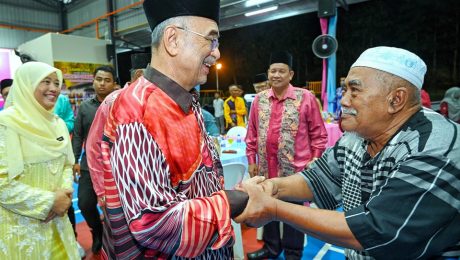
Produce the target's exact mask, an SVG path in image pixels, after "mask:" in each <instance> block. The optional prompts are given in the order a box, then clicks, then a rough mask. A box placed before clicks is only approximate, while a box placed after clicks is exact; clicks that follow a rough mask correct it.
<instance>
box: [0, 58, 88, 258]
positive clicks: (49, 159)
mask: <svg viewBox="0 0 460 260" xmlns="http://www.w3.org/2000/svg"><path fill="white" fill-rule="evenodd" d="M61 85H62V72H61V71H60V70H58V69H56V68H54V67H51V66H49V65H47V64H45V63H41V62H28V63H26V64H23V65H22V66H21V67H19V68H18V69H17V71H16V73H15V75H14V80H13V86H12V87H11V90H10V94H9V97H8V100H7V103H6V104H5V109H4V110H3V111H1V112H0V234H1V235H0V259H80V257H79V255H78V251H77V244H76V241H75V236H74V234H73V229H72V226H71V224H70V221H69V218H68V217H67V214H66V212H67V209H68V208H69V206H70V204H71V202H72V165H73V164H74V157H73V154H72V147H71V143H70V138H69V134H68V132H67V128H66V125H65V123H64V121H62V119H60V118H59V117H57V116H56V115H54V114H53V109H54V104H55V103H56V100H57V97H58V96H59V93H60V90H61Z"/></svg>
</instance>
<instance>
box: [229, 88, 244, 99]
mask: <svg viewBox="0 0 460 260" xmlns="http://www.w3.org/2000/svg"><path fill="white" fill-rule="evenodd" d="M240 91H241V90H240V89H239V88H238V87H237V86H231V87H230V88H229V89H228V92H230V96H232V97H234V98H236V97H238V96H240Z"/></svg>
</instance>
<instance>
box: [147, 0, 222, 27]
mask: <svg viewBox="0 0 460 260" xmlns="http://www.w3.org/2000/svg"><path fill="white" fill-rule="evenodd" d="M219 9H220V1H219V0H145V1H144V12H145V16H146V17H147V21H148V22H149V25H150V29H152V31H153V29H155V27H156V26H157V25H158V24H159V23H161V22H163V21H165V20H167V19H169V18H173V17H176V16H200V17H205V18H209V19H211V20H214V21H216V23H217V24H219Z"/></svg>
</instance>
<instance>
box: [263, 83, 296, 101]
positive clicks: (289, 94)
mask: <svg viewBox="0 0 460 260" xmlns="http://www.w3.org/2000/svg"><path fill="white" fill-rule="evenodd" d="M268 97H269V98H275V99H276V95H275V93H274V92H273V89H271V88H270V89H269V90H268ZM286 98H290V99H294V100H295V99H296V98H297V96H296V95H295V93H294V86H292V85H291V84H289V86H288V89H287V91H286V94H284V97H283V98H281V99H280V100H281V101H282V100H285V99H286Z"/></svg>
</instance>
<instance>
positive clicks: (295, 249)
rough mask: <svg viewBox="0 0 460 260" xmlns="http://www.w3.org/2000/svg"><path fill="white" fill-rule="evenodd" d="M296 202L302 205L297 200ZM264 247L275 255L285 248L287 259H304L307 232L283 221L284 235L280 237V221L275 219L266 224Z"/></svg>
mask: <svg viewBox="0 0 460 260" xmlns="http://www.w3.org/2000/svg"><path fill="white" fill-rule="evenodd" d="M294 204H299V205H302V203H297V202H295V203H294ZM263 240H264V242H265V245H264V248H265V249H267V250H268V251H269V252H270V253H271V254H273V255H279V254H281V251H283V250H284V256H285V258H286V259H302V253H303V249H304V248H303V245H304V240H305V234H304V233H302V232H300V231H298V230H297V229H295V228H294V227H292V226H291V225H288V224H285V223H283V237H282V238H280V222H278V221H273V222H270V223H268V224H266V225H265V226H264V233H263Z"/></svg>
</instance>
